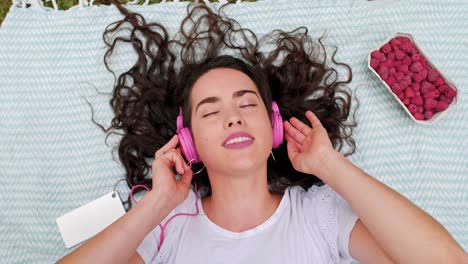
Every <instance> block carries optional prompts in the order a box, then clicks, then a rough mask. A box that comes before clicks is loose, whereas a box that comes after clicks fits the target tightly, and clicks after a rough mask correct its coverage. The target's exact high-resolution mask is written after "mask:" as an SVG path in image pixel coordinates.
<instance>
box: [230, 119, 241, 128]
mask: <svg viewBox="0 0 468 264" xmlns="http://www.w3.org/2000/svg"><path fill="white" fill-rule="evenodd" d="M235 123H237V124H238V125H242V121H241V120H237V122H234V121H232V122H229V123H228V127H232V126H233V125H234V124H235Z"/></svg>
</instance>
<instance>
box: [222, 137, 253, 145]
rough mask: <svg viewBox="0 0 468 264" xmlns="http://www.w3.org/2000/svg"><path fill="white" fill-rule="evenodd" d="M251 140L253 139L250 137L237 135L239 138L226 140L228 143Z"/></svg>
mask: <svg viewBox="0 0 468 264" xmlns="http://www.w3.org/2000/svg"><path fill="white" fill-rule="evenodd" d="M249 140H252V139H251V138H248V137H237V138H233V139H231V140H229V141H228V142H226V145H229V144H233V143H239V142H244V141H249Z"/></svg>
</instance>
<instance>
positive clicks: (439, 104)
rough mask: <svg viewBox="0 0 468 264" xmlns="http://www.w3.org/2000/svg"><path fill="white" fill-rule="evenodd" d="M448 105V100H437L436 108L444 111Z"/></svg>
mask: <svg viewBox="0 0 468 264" xmlns="http://www.w3.org/2000/svg"><path fill="white" fill-rule="evenodd" d="M448 106H449V105H448V104H447V103H446V102H441V101H439V102H437V104H436V106H435V109H436V110H437V111H444V110H445V109H447V108H448Z"/></svg>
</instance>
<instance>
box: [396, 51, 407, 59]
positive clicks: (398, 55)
mask: <svg viewBox="0 0 468 264" xmlns="http://www.w3.org/2000/svg"><path fill="white" fill-rule="evenodd" d="M405 56H406V55H405V53H404V52H403V51H401V50H399V49H397V50H395V58H396V59H397V60H402V59H403V58H404V57H405Z"/></svg>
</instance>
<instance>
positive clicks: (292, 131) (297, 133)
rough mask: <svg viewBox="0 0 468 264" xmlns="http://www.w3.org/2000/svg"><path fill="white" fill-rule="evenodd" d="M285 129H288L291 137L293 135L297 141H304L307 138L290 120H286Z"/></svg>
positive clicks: (287, 131)
mask: <svg viewBox="0 0 468 264" xmlns="http://www.w3.org/2000/svg"><path fill="white" fill-rule="evenodd" d="M284 129H285V130H286V133H288V134H289V136H290V137H292V138H293V139H294V140H296V141H297V142H302V141H304V139H305V135H304V134H302V132H300V131H299V130H297V129H296V128H295V127H293V126H292V125H291V123H289V122H287V121H286V122H285V124H284Z"/></svg>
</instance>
